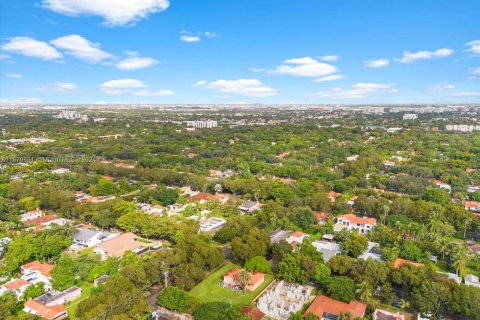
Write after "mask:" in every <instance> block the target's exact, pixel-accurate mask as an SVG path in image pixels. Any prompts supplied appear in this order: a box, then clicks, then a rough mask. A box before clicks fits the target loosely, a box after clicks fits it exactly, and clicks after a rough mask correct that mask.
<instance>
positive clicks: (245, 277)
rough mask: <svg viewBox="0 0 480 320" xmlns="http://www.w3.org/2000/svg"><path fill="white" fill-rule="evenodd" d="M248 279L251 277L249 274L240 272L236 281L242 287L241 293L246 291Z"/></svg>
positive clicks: (243, 271)
mask: <svg viewBox="0 0 480 320" xmlns="http://www.w3.org/2000/svg"><path fill="white" fill-rule="evenodd" d="M250 279H252V275H251V274H250V272H248V271H245V270H242V272H240V275H239V278H238V280H239V281H240V284H241V285H242V289H243V292H245V291H246V289H247V286H248V283H249V282H250Z"/></svg>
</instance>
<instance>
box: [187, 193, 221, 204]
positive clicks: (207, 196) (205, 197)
mask: <svg viewBox="0 0 480 320" xmlns="http://www.w3.org/2000/svg"><path fill="white" fill-rule="evenodd" d="M201 200H218V198H217V197H215V196H214V195H213V194H210V193H204V192H200V193H199V194H196V195H194V196H191V197H190V198H189V199H188V202H195V201H201Z"/></svg>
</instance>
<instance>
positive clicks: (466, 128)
mask: <svg viewBox="0 0 480 320" xmlns="http://www.w3.org/2000/svg"><path fill="white" fill-rule="evenodd" d="M445 128H446V129H447V131H458V132H472V131H476V130H480V125H467V124H447V125H446V127H445Z"/></svg>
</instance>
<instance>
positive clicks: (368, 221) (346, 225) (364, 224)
mask: <svg viewBox="0 0 480 320" xmlns="http://www.w3.org/2000/svg"><path fill="white" fill-rule="evenodd" d="M376 225H377V219H375V218H367V217H357V216H356V215H354V214H351V213H348V214H343V215H341V216H339V217H338V218H337V223H336V224H335V226H334V227H333V230H334V231H335V232H339V231H342V230H343V229H347V230H349V231H351V230H356V231H357V232H358V233H362V234H367V233H369V232H370V231H371V230H372V229H373V227H375V226H376Z"/></svg>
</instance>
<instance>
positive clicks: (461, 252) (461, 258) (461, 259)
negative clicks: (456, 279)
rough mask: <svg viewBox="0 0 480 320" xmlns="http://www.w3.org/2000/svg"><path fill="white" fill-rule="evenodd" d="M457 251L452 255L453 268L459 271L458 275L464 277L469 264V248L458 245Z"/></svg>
mask: <svg viewBox="0 0 480 320" xmlns="http://www.w3.org/2000/svg"><path fill="white" fill-rule="evenodd" d="M456 249H457V250H456V251H455V252H454V253H453V255H452V260H453V263H452V266H453V267H454V268H455V270H456V271H457V275H460V276H463V273H464V272H465V267H466V265H467V262H468V254H467V248H466V247H465V246H464V245H458V246H457V248H456Z"/></svg>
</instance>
